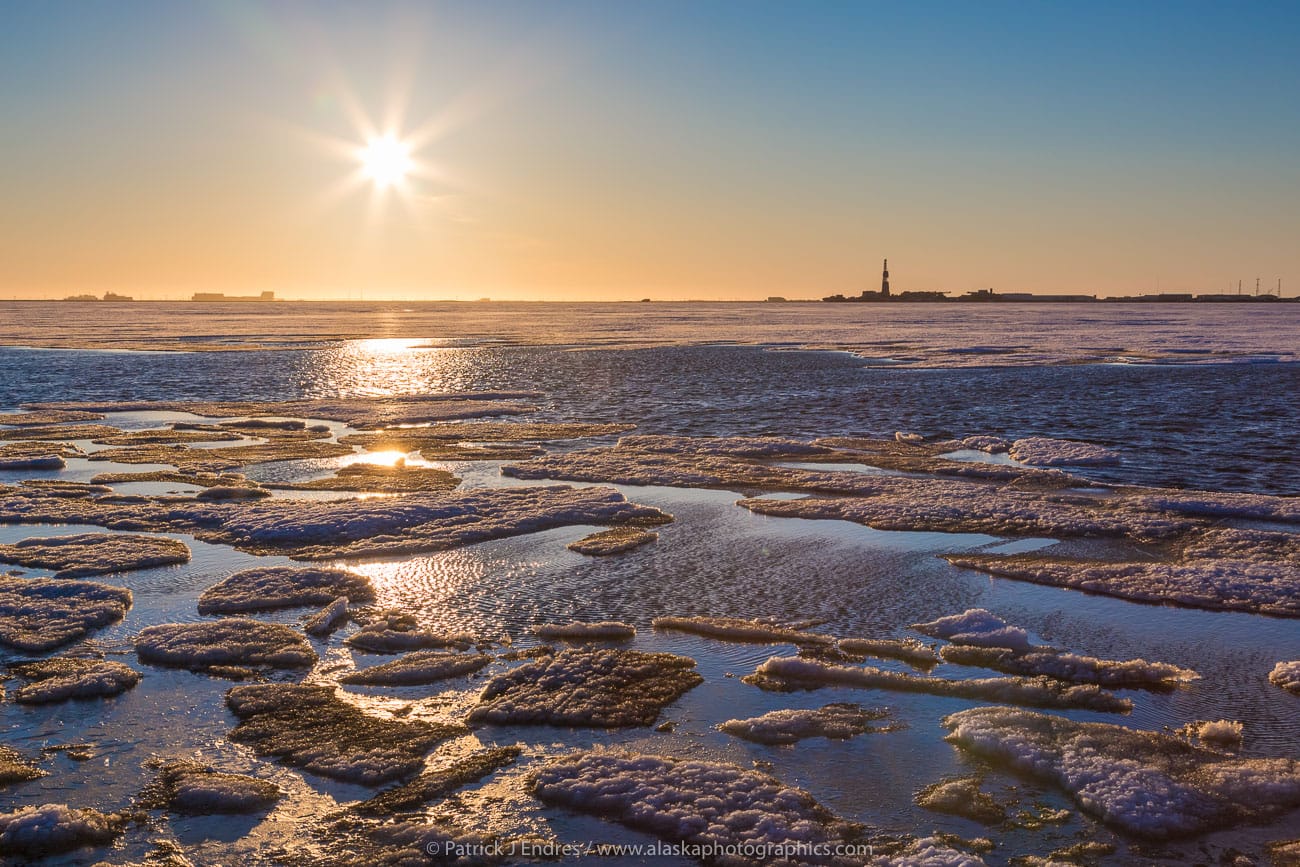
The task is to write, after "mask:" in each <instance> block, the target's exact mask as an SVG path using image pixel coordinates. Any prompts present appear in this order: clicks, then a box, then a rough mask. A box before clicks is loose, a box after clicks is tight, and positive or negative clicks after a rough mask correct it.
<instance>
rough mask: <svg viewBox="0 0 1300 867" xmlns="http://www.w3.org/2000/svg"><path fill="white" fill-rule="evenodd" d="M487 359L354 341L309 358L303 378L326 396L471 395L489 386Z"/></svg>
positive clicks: (460, 350)
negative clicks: (452, 393) (458, 392)
mask: <svg viewBox="0 0 1300 867" xmlns="http://www.w3.org/2000/svg"><path fill="white" fill-rule="evenodd" d="M486 360H487V359H486V358H485V357H484V354H483V351H482V350H480V349H477V348H475V347H464V346H440V345H437V341H435V340H431V339H429V338H421V337H383V338H373V339H368V340H350V341H348V342H346V343H341V344H339V345H337V346H333V347H330V348H328V349H325V350H321V351H318V352H312V353H309V354H306V355H304V357H303V361H304V363H303V365H302V367H301V368H300V369H299V371H298V374H299V377H300V379H301V382H302V386H303V389H304V391H305V392H306V393H308V394H312V395H322V396H323V395H330V396H333V395H355V396H375V397H383V396H388V395H397V394H428V393H438V392H448V391H472V390H478V389H482V388H484V387H485V383H484V379H485V373H488V371H487V370H485V368H484V363H485V361H486Z"/></svg>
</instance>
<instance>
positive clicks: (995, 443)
mask: <svg viewBox="0 0 1300 867" xmlns="http://www.w3.org/2000/svg"><path fill="white" fill-rule="evenodd" d="M961 446H962V448H965V449H974V450H975V451H981V452H988V453H989V454H993V455H996V454H998V453H1000V452H1005V451H1008V450H1010V448H1011V443H1009V442H1008V441H1007V440H1004V439H1003V438H1002V437H996V436H970V437H966V438H965V439H964V440H962V441H961Z"/></svg>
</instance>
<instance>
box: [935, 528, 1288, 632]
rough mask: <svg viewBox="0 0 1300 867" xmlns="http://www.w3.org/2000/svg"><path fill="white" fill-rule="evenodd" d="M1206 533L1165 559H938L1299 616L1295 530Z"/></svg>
mask: <svg viewBox="0 0 1300 867" xmlns="http://www.w3.org/2000/svg"><path fill="white" fill-rule="evenodd" d="M1205 537H1208V539H1206V538H1202V540H1201V541H1197V542H1193V543H1191V544H1189V545H1187V546H1185V547H1184V548H1183V558H1182V559H1180V560H1179V561H1176V562H1172V563H1170V562H1162V561H1138V562H1109V561H1097V560H1076V559H1072V558H1066V557H1048V556H1043V555H1039V554H1013V555H1009V556H999V555H995V554H949V555H946V556H945V559H946V560H948V562H950V563H952V564H953V565H955V566H961V567H964V568H968V569H976V570H978V571H980V572H986V573H988V574H990V575H996V576H998V577H1001V578H1012V579H1015V580H1017V581H1029V582H1032V583H1035V584H1047V585H1050V586H1053V587H1066V588H1069V589H1072V590H1083V591H1087V592H1090V593H1101V594H1104V595H1106V596H1117V597H1119V598H1121V599H1128V600H1131V601H1134V602H1149V603H1155V604H1164V605H1179V606H1183V607H1187V608H1206V609H1210V610H1220V611H1250V612H1254V613H1259V614H1273V615H1277V616H1282V617H1300V545H1298V544H1297V543H1296V539H1295V536H1294V535H1292V534H1287V533H1269V532H1264V531H1254V530H1212V531H1209V532H1208V533H1206V534H1205ZM1230 539H1231V540H1235V543H1233V542H1229V541H1228V540H1230ZM1216 540H1218V541H1216ZM1216 554H1223V555H1224V556H1216Z"/></svg>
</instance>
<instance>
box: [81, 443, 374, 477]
mask: <svg viewBox="0 0 1300 867" xmlns="http://www.w3.org/2000/svg"><path fill="white" fill-rule="evenodd" d="M350 454H353V450H352V448H351V447H350V446H345V445H340V444H338V443H327V442H319V441H316V440H287V441H272V442H266V443H253V444H251V445H246V446H228V447H225V448H219V449H218V448H211V449H205V448H197V447H191V446H185V445H145V446H126V447H122V448H108V449H103V450H101V451H97V452H93V453H92V454H90V455H89V459H90V460H92V461H113V462H115V463H119V464H167V465H169V466H173V467H176V469H178V470H181V471H182V472H191V473H200V472H207V473H215V472H221V471H223V470H231V469H235V468H236V467H245V466H250V465H252V464H268V463H275V462H277V461H306V460H324V459H327V458H338V457H343V456H344V455H350Z"/></svg>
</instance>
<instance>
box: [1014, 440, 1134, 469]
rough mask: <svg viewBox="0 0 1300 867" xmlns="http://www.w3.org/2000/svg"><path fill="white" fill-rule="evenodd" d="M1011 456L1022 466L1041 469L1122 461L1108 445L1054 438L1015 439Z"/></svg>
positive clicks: (1098, 464) (1099, 464) (1103, 464)
mask: <svg viewBox="0 0 1300 867" xmlns="http://www.w3.org/2000/svg"><path fill="white" fill-rule="evenodd" d="M1010 454H1011V457H1012V458H1013V459H1014V460H1017V461H1020V462H1021V463H1022V464H1032V465H1035V466H1040V467H1059V466H1106V465H1110V464H1117V463H1119V460H1120V458H1119V453H1118V452H1116V451H1114V450H1112V449H1108V448H1106V447H1105V446H1099V445H1094V444H1093V443H1081V442H1077V441H1075V440H1058V439H1052V438H1051V437H1027V438H1025V439H1020V440H1016V441H1015V442H1013V443H1012V444H1011V449H1010Z"/></svg>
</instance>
